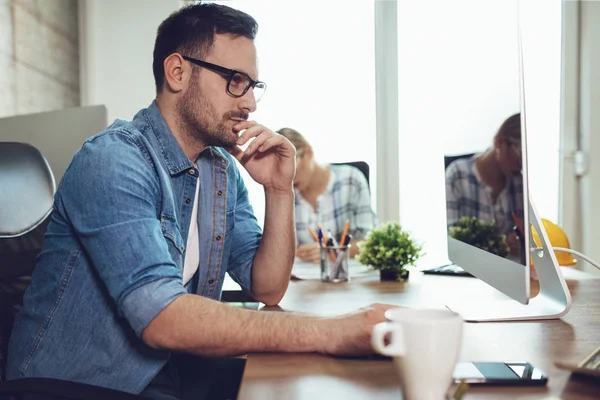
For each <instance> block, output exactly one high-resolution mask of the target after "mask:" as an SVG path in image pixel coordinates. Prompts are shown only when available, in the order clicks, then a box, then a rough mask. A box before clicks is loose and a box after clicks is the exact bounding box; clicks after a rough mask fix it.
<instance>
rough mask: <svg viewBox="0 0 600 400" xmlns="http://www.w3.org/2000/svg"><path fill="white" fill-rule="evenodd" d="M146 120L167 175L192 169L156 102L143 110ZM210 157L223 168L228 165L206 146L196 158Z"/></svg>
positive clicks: (222, 157) (214, 149)
mask: <svg viewBox="0 0 600 400" xmlns="http://www.w3.org/2000/svg"><path fill="white" fill-rule="evenodd" d="M144 115H145V117H146V120H147V121H148V123H149V124H150V126H151V127H152V131H153V132H154V134H155V135H156V139H157V141H158V143H159V146H160V150H161V154H162V155H163V157H164V159H165V161H166V163H167V166H168V168H169V173H170V174H171V175H176V174H179V173H180V172H182V171H185V170H188V169H190V168H193V164H192V162H191V161H190V159H189V158H188V157H187V156H186V155H185V153H184V152H183V149H182V148H181V146H180V145H179V143H178V142H177V139H175V135H173V132H172V131H171V129H170V128H169V126H168V125H167V122H166V121H165V119H164V118H163V116H162V114H161V112H160V110H159V108H158V105H157V104H156V100H153V101H152V103H151V104H150V106H149V107H148V108H147V109H146V110H145V113H144ZM202 157H210V158H212V159H213V160H214V161H215V162H218V163H219V165H223V166H224V167H225V168H227V166H228V165H229V160H228V159H227V157H225V156H224V155H223V154H222V153H221V152H220V151H219V150H218V149H217V148H216V147H214V146H208V147H207V148H206V149H204V150H203V151H202V152H201V153H200V155H199V156H198V158H202Z"/></svg>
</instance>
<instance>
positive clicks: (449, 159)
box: [444, 153, 476, 170]
mask: <svg viewBox="0 0 600 400" xmlns="http://www.w3.org/2000/svg"><path fill="white" fill-rule="evenodd" d="M475 154H476V153H468V154H458V155H455V156H444V170H446V169H448V166H449V165H450V164H452V163H453V162H454V161H456V160H460V159H461V158H471V157H473V156H474V155H475Z"/></svg>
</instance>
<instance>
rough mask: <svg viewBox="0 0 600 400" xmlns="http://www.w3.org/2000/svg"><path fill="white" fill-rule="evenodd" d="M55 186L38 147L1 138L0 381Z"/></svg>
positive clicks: (41, 241)
mask: <svg viewBox="0 0 600 400" xmlns="http://www.w3.org/2000/svg"><path fill="white" fill-rule="evenodd" d="M55 189H56V184H55V181H54V175H53V174H52V170H51V169H50V166H49V165H48V162H47V161H46V159H45V158H44V156H43V155H42V154H41V153H40V152H39V151H38V150H37V149H36V148H35V147H33V146H31V145H29V144H25V143H18V142H0V318H1V319H0V381H2V380H3V379H4V367H5V363H6V352H7V347H8V338H9V337H10V332H11V330H12V323H13V318H14V316H15V315H16V314H17V312H18V311H19V309H20V306H21V304H22V298H23V293H24V292H25V289H26V288H27V286H28V284H29V280H30V277H29V275H30V274H31V272H32V271H33V269H34V267H35V258H36V256H37V254H38V253H39V252H40V250H41V247H42V244H43V237H44V233H45V231H46V227H47V225H48V220H49V215H50V213H51V211H52V202H53V200H54V192H55Z"/></svg>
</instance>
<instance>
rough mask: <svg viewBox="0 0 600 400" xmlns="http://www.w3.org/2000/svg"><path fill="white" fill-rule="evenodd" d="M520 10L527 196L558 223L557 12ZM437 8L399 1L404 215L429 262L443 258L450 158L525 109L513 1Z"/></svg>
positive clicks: (550, 5) (530, 5)
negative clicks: (446, 175)
mask: <svg viewBox="0 0 600 400" xmlns="http://www.w3.org/2000/svg"><path fill="white" fill-rule="evenodd" d="M524 3H526V5H524V6H523V11H522V30H523V48H524V53H525V55H524V62H525V73H526V78H525V79H526V81H525V85H526V94H527V99H526V103H527V104H526V106H527V116H528V120H527V122H528V134H529V137H528V144H529V152H528V155H529V158H530V164H529V167H530V168H529V170H530V181H531V185H530V188H531V195H532V196H533V199H534V202H535V204H536V205H537V208H538V211H539V213H540V215H541V216H542V217H545V218H548V219H550V220H553V221H556V220H557V215H558V162H559V158H558V145H559V116H560V101H559V99H560V51H561V48H560V29H561V23H560V9H561V7H560V1H559V0H552V1H548V2H543V4H542V2H539V1H537V2H524ZM433 4H435V12H433V11H432V3H431V2H418V1H399V2H398V54H399V55H398V57H399V61H398V70H399V71H398V74H399V75H398V91H399V132H400V133H399V135H400V137H399V146H400V148H399V152H400V218H401V222H402V225H403V227H404V228H405V229H407V230H409V231H411V232H412V233H413V234H414V235H415V237H416V238H417V239H418V240H419V241H421V242H424V244H425V250H426V251H427V255H426V257H425V259H424V260H423V262H424V264H426V263H432V264H436V263H443V262H445V261H446V252H445V249H446V248H447V245H446V228H445V220H446V215H445V204H444V201H445V191H444V190H445V189H444V167H443V156H444V154H452V153H455V154H460V153H469V152H474V151H481V150H482V149H483V150H485V148H486V147H487V146H489V145H490V144H491V139H492V137H493V135H494V133H495V131H496V130H497V129H498V127H499V124H500V123H501V122H502V121H503V120H504V119H505V118H506V117H508V116H509V115H511V114H512V113H514V112H517V111H519V109H520V101H519V97H518V96H519V92H518V87H519V86H518V85H519V81H518V79H519V75H518V69H517V68H518V52H517V49H518V47H517V43H518V42H517V3H516V2H510V1H509V2H506V1H495V2H489V1H486V2H481V1H477V0H463V1H459V2H434V3H433ZM542 7H543V8H544V11H541V10H540V8H542ZM540 16H543V18H542V17H540ZM490 60H492V61H493V62H490ZM473 132H487V134H481V135H474V134H473Z"/></svg>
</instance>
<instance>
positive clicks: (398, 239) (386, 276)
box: [358, 221, 422, 282]
mask: <svg viewBox="0 0 600 400" xmlns="http://www.w3.org/2000/svg"><path fill="white" fill-rule="evenodd" d="M358 246H359V249H360V252H359V254H358V261H359V262H360V263H361V264H364V265H368V266H370V267H372V268H374V269H376V270H379V276H380V278H381V280H382V281H390V280H393V281H400V282H401V281H405V280H407V279H408V275H409V271H408V269H407V267H408V266H409V265H415V262H416V261H417V260H418V259H419V257H421V256H422V252H421V250H422V247H421V246H419V245H418V244H417V243H416V242H415V241H414V240H413V239H412V237H411V236H410V234H409V233H408V232H406V231H403V230H402V227H401V226H400V224H399V223H398V222H395V221H392V222H387V223H384V224H383V225H381V226H379V227H377V228H374V229H372V230H371V231H369V233H368V234H367V236H366V238H365V240H364V241H363V242H359V244H358Z"/></svg>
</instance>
